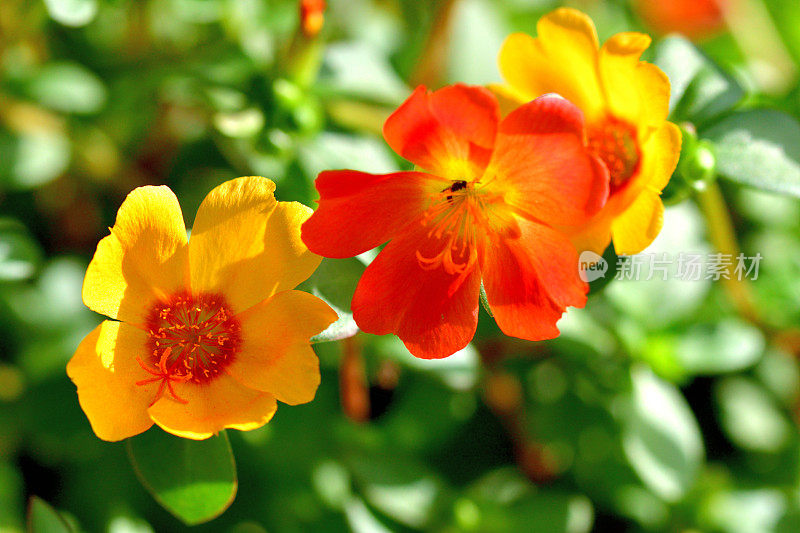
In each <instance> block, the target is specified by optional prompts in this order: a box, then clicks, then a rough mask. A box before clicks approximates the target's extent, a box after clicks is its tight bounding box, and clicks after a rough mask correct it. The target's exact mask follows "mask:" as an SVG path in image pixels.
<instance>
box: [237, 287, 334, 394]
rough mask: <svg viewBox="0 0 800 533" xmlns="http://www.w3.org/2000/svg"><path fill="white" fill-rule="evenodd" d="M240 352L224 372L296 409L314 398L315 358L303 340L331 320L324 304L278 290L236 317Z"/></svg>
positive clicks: (320, 301) (306, 296) (305, 295)
mask: <svg viewBox="0 0 800 533" xmlns="http://www.w3.org/2000/svg"><path fill="white" fill-rule="evenodd" d="M238 318H239V319H240V321H241V324H242V341H243V342H242V350H241V351H240V352H239V353H237V354H236V359H235V360H234V362H233V363H232V364H231V365H230V366H229V367H228V368H227V369H226V370H227V371H228V372H229V373H230V374H231V375H232V376H233V377H235V378H236V379H237V380H238V381H239V382H241V383H242V384H244V385H245V386H247V387H250V388H253V389H257V390H260V391H264V392H268V393H270V394H272V395H274V396H275V397H276V398H277V399H278V400H280V401H282V402H284V403H288V404H290V405H296V404H300V403H306V402H310V401H311V400H313V399H314V395H315V394H316V391H317V387H318V386H319V381H320V377H319V360H318V359H317V356H316V355H315V354H314V350H312V349H311V346H310V345H309V343H308V339H309V338H311V337H312V336H314V335H316V334H317V333H319V332H321V331H322V330H324V329H325V328H326V327H328V326H329V325H330V324H331V323H332V322H333V321H334V320H336V313H335V312H334V311H333V309H331V308H330V307H329V306H328V304H326V303H325V302H323V301H322V300H320V299H319V298H317V297H316V296H312V295H310V294H308V293H305V292H300V291H284V292H279V293H278V294H276V295H275V296H273V297H272V298H270V299H269V300H266V301H265V302H262V303H260V304H258V305H256V306H254V307H251V308H250V309H249V310H248V311H246V312H245V313H242V314H241V315H238Z"/></svg>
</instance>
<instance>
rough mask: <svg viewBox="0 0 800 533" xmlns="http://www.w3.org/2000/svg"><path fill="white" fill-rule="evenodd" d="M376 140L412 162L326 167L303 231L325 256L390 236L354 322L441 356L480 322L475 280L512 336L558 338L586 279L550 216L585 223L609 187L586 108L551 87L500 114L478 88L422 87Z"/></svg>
mask: <svg viewBox="0 0 800 533" xmlns="http://www.w3.org/2000/svg"><path fill="white" fill-rule="evenodd" d="M384 137H385V138H386V141H387V142H388V143H389V145H390V146H391V147H392V148H393V149H394V150H395V151H396V152H397V153H398V154H400V155H401V156H403V157H404V158H406V159H408V160H409V161H411V162H412V163H414V164H415V165H416V166H417V168H418V169H420V170H419V171H414V172H398V173H393V174H386V175H373V174H366V173H363V172H356V171H352V170H336V171H327V172H323V173H321V174H320V175H319V177H318V178H317V181H316V186H317V190H318V191H319V194H320V200H319V208H318V209H317V211H316V212H315V213H314V214H313V215H312V217H311V218H310V219H309V220H308V221H307V222H306V223H305V224H303V228H302V237H303V241H304V242H305V243H306V244H307V245H308V247H309V249H310V250H311V251H313V252H315V253H318V254H320V255H323V256H327V257H349V256H353V255H356V254H360V253H363V252H365V251H367V250H370V249H372V248H375V247H376V246H379V245H380V244H383V243H385V242H386V241H390V242H389V243H388V244H387V245H386V247H385V248H384V249H383V250H382V251H381V252H380V253H379V254H378V256H377V258H376V259H375V260H374V261H373V262H372V263H371V264H370V265H369V267H367V269H366V271H365V272H364V275H363V277H362V278H361V280H360V282H359V284H358V287H357V288H356V292H355V295H354V296H353V302H352V309H353V317H354V318H355V321H356V323H357V324H358V325H359V327H361V329H363V330H364V331H366V332H368V333H375V334H387V333H395V334H396V335H398V336H399V337H400V338H401V339H402V340H403V342H404V343H405V345H406V347H408V349H409V351H410V352H411V353H412V354H414V355H416V356H418V357H423V358H439V357H446V356H448V355H450V354H451V353H453V352H455V351H457V350H459V349H460V348H463V347H464V346H466V344H467V343H468V342H469V341H470V340H471V339H472V336H473V335H474V333H475V328H476V325H477V320H478V296H479V291H480V289H481V282H483V287H484V288H485V291H486V296H487V299H488V303H489V305H490V307H491V309H492V311H493V313H494V317H495V319H496V321H497V324H498V325H499V326H500V328H501V329H502V330H503V331H504V332H505V333H506V334H508V335H512V336H515V337H521V338H524V339H530V340H541V339H547V338H552V337H555V336H556V335H558V329H557V328H556V322H557V321H558V319H559V317H560V316H561V314H562V313H563V312H564V310H565V308H566V307H567V306H575V307H580V306H583V305H584V303H585V301H586V291H587V286H586V284H585V283H583V282H582V281H581V280H580V279H579V276H578V267H577V264H578V263H577V261H578V258H577V254H576V252H575V249H574V248H573V246H572V245H571V243H570V241H569V240H568V239H567V238H566V237H565V236H564V235H563V234H562V233H560V232H559V231H557V230H556V229H554V226H555V225H570V224H575V223H580V222H582V221H585V220H586V219H587V218H588V217H590V216H591V215H592V214H594V213H595V212H596V211H597V210H598V209H599V208H600V207H601V206H602V205H603V203H604V201H605V199H606V197H607V195H608V173H607V171H606V169H605V167H604V165H603V164H602V163H601V162H600V161H599V160H598V159H596V158H595V157H594V156H592V155H591V154H589V152H588V150H587V148H586V146H584V142H583V139H584V129H583V116H582V114H581V112H580V111H579V110H578V109H577V108H576V107H575V106H574V105H572V104H570V103H569V102H567V101H566V100H564V99H561V98H557V97H546V98H540V99H537V100H534V101H532V102H530V103H528V104H525V105H523V106H521V107H519V108H518V109H517V110H516V111H514V112H513V113H511V114H509V115H508V116H507V117H506V118H505V119H503V120H502V121H501V120H500V118H499V108H498V104H497V100H496V98H495V97H494V95H492V93H490V92H489V91H488V90H486V89H483V88H480V87H469V86H465V85H455V86H451V87H446V88H444V89H441V90H438V91H435V92H433V93H428V92H427V91H426V89H425V88H424V87H420V88H418V89H417V90H416V91H414V93H413V94H412V95H411V96H410V97H409V98H408V100H406V102H404V103H403V104H402V105H401V106H400V108H398V109H397V110H396V111H395V112H394V113H393V114H392V115H391V116H390V117H389V119H388V120H387V121H386V124H385V125H384Z"/></svg>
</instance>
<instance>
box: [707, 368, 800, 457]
mask: <svg viewBox="0 0 800 533" xmlns="http://www.w3.org/2000/svg"><path fill="white" fill-rule="evenodd" d="M715 396H716V400H717V403H718V405H719V417H720V421H721V423H722V428H723V429H724V430H725V432H726V433H727V435H728V436H729V437H730V439H731V441H732V442H734V443H735V444H736V445H737V446H739V447H740V448H744V449H746V450H754V451H760V452H766V453H775V452H778V451H780V450H781V449H783V448H785V447H786V445H787V444H788V443H789V442H790V439H791V436H792V433H793V429H792V425H791V423H790V421H789V420H788V419H787V418H786V416H785V415H784V414H783V412H782V411H781V409H780V408H779V407H778V405H777V403H776V402H775V400H774V397H773V396H772V395H771V394H770V393H769V392H767V390H766V389H764V388H763V387H761V386H759V385H758V384H757V383H756V382H755V381H754V380H751V379H748V378H742V377H731V378H727V379H725V380H723V381H721V382H720V383H718V384H717V386H716V387H715Z"/></svg>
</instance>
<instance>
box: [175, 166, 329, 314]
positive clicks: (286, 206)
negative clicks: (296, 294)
mask: <svg viewBox="0 0 800 533" xmlns="http://www.w3.org/2000/svg"><path fill="white" fill-rule="evenodd" d="M274 190H275V184H274V183H273V182H271V181H270V180H268V179H266V178H260V177H245V178H238V179H235V180H231V181H227V182H225V183H223V184H222V185H220V186H219V187H217V188H215V189H214V190H213V191H211V192H210V193H209V194H208V196H206V199H205V200H203V203H202V205H201V206H200V209H199V210H198V212H197V218H196V219H195V223H194V227H193V228H192V237H191V240H190V243H189V257H190V260H189V263H190V268H191V284H192V290H193V291H195V292H212V293H220V294H223V295H224V296H225V298H226V299H227V301H228V303H229V304H231V306H232V307H233V309H234V311H235V312H237V313H238V312H241V311H244V310H245V309H248V308H249V307H251V306H253V305H255V304H256V303H258V302H260V301H261V300H265V299H267V298H269V297H270V296H272V295H273V294H275V293H276V292H280V291H284V290H288V289H292V288H294V287H296V286H297V285H298V284H299V283H301V282H302V281H304V280H305V279H307V278H308V277H309V276H310V275H311V274H312V273H313V272H314V270H315V269H316V268H317V266H319V263H320V261H321V260H322V258H321V257H319V256H318V255H315V254H312V253H311V252H309V251H308V248H306V246H305V244H303V241H301V240H300V225H301V224H302V223H303V222H305V221H306V219H308V217H309V216H311V209H309V208H308V207H306V206H304V205H302V204H299V203H297V202H276V201H275V197H274V196H273V191H274Z"/></svg>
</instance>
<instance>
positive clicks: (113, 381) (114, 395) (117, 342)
mask: <svg viewBox="0 0 800 533" xmlns="http://www.w3.org/2000/svg"><path fill="white" fill-rule="evenodd" d="M146 341H147V336H146V334H145V333H144V332H143V331H142V330H140V329H137V328H135V327H133V326H129V325H128V324H124V323H121V322H112V321H110V320H106V321H105V322H103V323H102V324H100V325H99V326H97V327H96V328H95V329H94V331H92V332H91V333H89V334H88V335H87V336H86V338H84V339H83V341H82V342H81V343H80V345H79V346H78V349H77V350H76V352H75V355H73V356H72V359H70V361H69V363H68V364H67V375H69V377H70V379H72V381H73V383H75V385H76V386H77V387H78V401H79V403H80V405H81V409H83V412H84V413H86V416H87V417H88V418H89V423H90V424H91V425H92V429H93V430H94V432H95V434H96V435H97V436H98V437H100V438H101V439H103V440H108V441H118V440H122V439H126V438H128V437H132V436H133V435H138V434H139V433H142V432H143V431H146V430H147V429H148V428H149V427H150V426H152V425H153V421H152V420H151V419H150V416H149V415H148V414H147V406H148V404H149V403H150V402H151V401H152V399H153V396H154V394H153V391H152V390H150V389H149V388H148V387H145V386H137V385H136V382H137V381H140V380H144V379H147V378H149V377H152V376H150V374H148V373H147V372H145V371H144V370H143V369H142V367H141V366H140V365H139V363H138V362H137V361H136V357H137V356H141V355H142V354H143V353H144V352H145V343H146Z"/></svg>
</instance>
